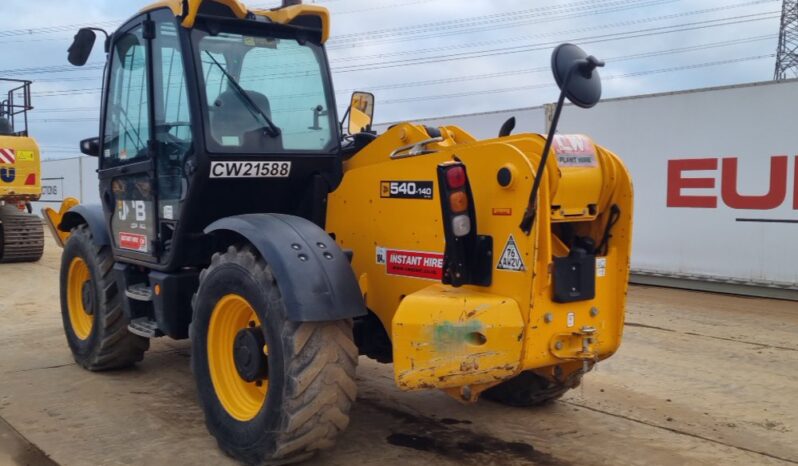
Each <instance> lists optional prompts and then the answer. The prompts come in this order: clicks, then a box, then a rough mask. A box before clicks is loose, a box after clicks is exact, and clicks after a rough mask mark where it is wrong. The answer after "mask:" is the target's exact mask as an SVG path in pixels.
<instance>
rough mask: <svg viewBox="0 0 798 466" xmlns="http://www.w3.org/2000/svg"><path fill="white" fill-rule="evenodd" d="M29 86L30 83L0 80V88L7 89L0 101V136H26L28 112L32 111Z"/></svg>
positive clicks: (19, 80) (18, 80)
mask: <svg viewBox="0 0 798 466" xmlns="http://www.w3.org/2000/svg"><path fill="white" fill-rule="evenodd" d="M30 85H31V81H26V80H21V79H7V78H0V86H2V87H3V88H7V89H8V91H7V93H6V98H5V100H2V101H0V135H5V136H27V135H28V112H29V111H30V110H33V106H32V105H31V99H30ZM9 86H10V87H9Z"/></svg>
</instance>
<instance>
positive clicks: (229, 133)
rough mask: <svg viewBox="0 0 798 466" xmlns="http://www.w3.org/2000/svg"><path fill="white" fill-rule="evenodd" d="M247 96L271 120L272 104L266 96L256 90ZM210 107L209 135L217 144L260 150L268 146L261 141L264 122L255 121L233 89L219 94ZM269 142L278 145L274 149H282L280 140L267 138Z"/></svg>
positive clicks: (258, 119) (248, 92) (241, 98)
mask: <svg viewBox="0 0 798 466" xmlns="http://www.w3.org/2000/svg"><path fill="white" fill-rule="evenodd" d="M246 93H247V95H248V96H249V98H250V99H252V101H253V102H255V105H257V106H258V107H259V108H260V109H261V110H263V112H264V113H265V114H266V115H268V117H269V118H271V117H272V109H271V104H270V103H269V99H268V98H267V97H266V96H265V95H263V94H261V93H259V92H255V91H246ZM213 105H214V107H213V108H214V109H213V111H212V112H210V119H211V134H212V136H213V138H214V139H215V140H216V142H218V143H219V144H220V145H222V146H239V147H248V148H252V149H262V148H263V146H264V144H270V143H269V142H267V141H264V138H263V135H262V133H261V132H260V129H261V128H262V127H263V126H264V124H265V123H263V122H262V119H261V118H260V117H258V118H257V119H256V117H254V116H253V115H252V111H251V110H250V109H249V107H248V106H247V104H246V102H244V98H243V97H242V96H241V95H240V94H239V93H238V92H236V91H234V90H232V89H228V90H226V91H224V92H222V93H221V94H219V97H217V98H216V101H214V103H213ZM269 141H278V142H280V144H279V145H277V146H276V147H277V148H280V147H281V146H282V144H281V142H282V139H281V138H279V137H277V138H269Z"/></svg>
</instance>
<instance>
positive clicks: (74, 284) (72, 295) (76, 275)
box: [66, 257, 94, 340]
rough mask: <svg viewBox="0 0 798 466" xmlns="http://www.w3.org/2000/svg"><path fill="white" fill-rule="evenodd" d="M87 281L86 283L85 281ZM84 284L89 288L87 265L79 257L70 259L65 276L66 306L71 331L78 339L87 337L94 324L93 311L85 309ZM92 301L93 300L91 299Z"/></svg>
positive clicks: (89, 279) (89, 275)
mask: <svg viewBox="0 0 798 466" xmlns="http://www.w3.org/2000/svg"><path fill="white" fill-rule="evenodd" d="M87 282H88V283H89V284H88V285H86V283H87ZM86 286H88V287H90V289H91V290H93V289H94V288H93V287H91V274H90V273H89V266H88V265H86V262H85V261H84V260H83V259H81V258H80V257H76V258H74V259H72V262H70V264H69V271H68V276H67V287H66V288H67V307H68V309H69V323H70V325H71V326H72V331H73V332H74V333H75V336H76V337H78V338H79V339H80V340H85V339H87V338H89V335H90V334H91V329H92V327H93V326H94V318H93V317H92V313H93V311H92V310H90V309H86V305H85V304H86V302H85V299H84V294H85V293H84V290H85V289H86ZM92 301H93V300H92Z"/></svg>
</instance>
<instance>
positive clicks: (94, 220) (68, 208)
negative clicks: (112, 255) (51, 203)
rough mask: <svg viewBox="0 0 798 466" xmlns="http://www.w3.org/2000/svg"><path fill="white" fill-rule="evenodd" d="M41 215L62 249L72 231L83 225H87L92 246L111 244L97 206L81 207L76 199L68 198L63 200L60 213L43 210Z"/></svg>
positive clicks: (102, 215)
mask: <svg viewBox="0 0 798 466" xmlns="http://www.w3.org/2000/svg"><path fill="white" fill-rule="evenodd" d="M42 213H43V215H44V218H45V220H46V223H47V224H48V225H49V226H50V229H51V232H52V233H53V236H54V237H55V239H56V241H57V242H58V243H59V245H60V246H62V247H63V245H64V243H66V240H67V238H69V233H70V232H71V231H72V229H73V228H75V227H77V226H79V225H82V224H84V223H85V224H86V225H88V227H89V231H91V236H92V240H93V241H94V244H96V245H97V246H108V245H110V244H111V239H110V237H109V236H108V229H106V228H105V216H104V214H103V208H102V206H101V205H99V204H89V205H83V204H78V203H77V200H76V199H73V198H68V199H66V200H64V204H63V205H62V207H61V212H55V211H53V210H52V209H44V210H43V211H42ZM53 227H55V228H53Z"/></svg>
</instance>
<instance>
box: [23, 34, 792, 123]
mask: <svg viewBox="0 0 798 466" xmlns="http://www.w3.org/2000/svg"><path fill="white" fill-rule="evenodd" d="M775 37H776V35H774V34H766V35H759V36H752V37H745V38H740V39H732V40H726V41H719V42H710V43H705V44H699V45H692V46H688V47H680V48H670V49H661V50H652V51H645V52H640V53H636V54H631V55H622V56H615V57H605V58H606V61H607V62H608V63H612V64H615V63H618V62H624V61H631V60H640V59H647V58H653V57H658V56H663V55H673V54H680V53H687V52H695V51H701V50H709V49H714V48H720V47H729V46H734V45H741V44H747V43H753V42H757V41H763V40H769V39H773V38H775ZM549 69H550V68H549V67H548V66H541V67H536V68H527V69H520V70H509V71H500V72H494V73H481V74H472V75H465V76H456V77H452V78H443V79H433V80H425V81H411V82H402V83H395V84H381V85H376V86H359V89H368V90H369V91H380V90H393V89H405V88H409V87H423V86H434V85H440V84H451V83H460V82H465V81H475V80H485V79H492V78H502V77H508V76H516V75H522V74H532V73H540V72H546V71H549ZM99 90H100V89H96V91H97V92H99ZM354 90H356V89H339V90H337V91H336V94H339V95H345V94H349V93H351V92H352V91H354ZM97 110H98V107H96V106H94V107H65V108H52V109H49V108H44V109H41V108H39V109H37V110H36V112H37V113H62V112H82V111H97Z"/></svg>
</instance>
